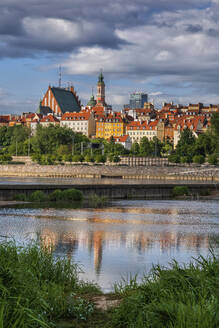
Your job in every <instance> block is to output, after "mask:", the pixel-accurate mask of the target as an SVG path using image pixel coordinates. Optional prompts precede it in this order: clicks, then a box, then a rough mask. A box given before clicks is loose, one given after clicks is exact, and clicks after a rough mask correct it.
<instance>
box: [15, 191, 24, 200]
mask: <svg viewBox="0 0 219 328" xmlns="http://www.w3.org/2000/svg"><path fill="white" fill-rule="evenodd" d="M14 199H15V200H17V201H26V200H27V196H26V195H25V194H23V193H21V194H17V195H15V197H14Z"/></svg>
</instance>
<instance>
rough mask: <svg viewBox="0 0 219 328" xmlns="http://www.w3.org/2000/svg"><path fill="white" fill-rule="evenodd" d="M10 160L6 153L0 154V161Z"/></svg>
mask: <svg viewBox="0 0 219 328" xmlns="http://www.w3.org/2000/svg"><path fill="white" fill-rule="evenodd" d="M11 161H12V157H11V156H10V155H8V154H3V155H0V162H3V163H4V162H11Z"/></svg>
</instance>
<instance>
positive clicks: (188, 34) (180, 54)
mask: <svg viewBox="0 0 219 328" xmlns="http://www.w3.org/2000/svg"><path fill="white" fill-rule="evenodd" d="M218 12H219V1H218V0H210V1H207V0H199V1H197V0H191V1H188V0H183V1H181V2H179V3H178V2H177V3H176V2H175V1H163V0H156V1H152V0H146V1H142V0H135V1H129V0H118V1H117V2H116V3H115V2H113V1H111V0H110V1H108V2H107V3H104V6H103V2H102V1H100V0H92V1H88V0H83V1H80V3H78V1H76V0H63V1H62V2H59V1H57V0H55V1H53V6H51V5H50V4H48V3H47V2H46V1H45V0H31V1H29V0H28V1H27V0H20V1H19V3H17V1H16V0H10V1H8V0H7V1H6V0H2V1H1V4H0V17H1V20H0V69H1V75H0V113H1V114H3V113H21V112H25V111H35V110H36V109H37V106H38V103H39V100H40V98H42V97H43V94H44V93H45V92H46V90H47V88H48V85H49V84H50V85H54V86H58V79H59V75H58V70H59V66H60V65H61V66H62V81H63V84H62V85H63V86H67V84H68V82H72V83H73V85H74V87H75V90H76V91H77V94H78V95H79V97H80V99H81V100H82V103H83V104H84V105H86V102H87V101H88V100H89V99H90V96H91V94H92V87H95V86H96V81H97V77H98V74H99V72H100V69H101V68H102V69H103V73H104V78H105V83H106V102H107V103H109V104H112V105H113V107H114V109H121V108H122V106H123V104H126V103H128V100H129V94H130V93H132V92H134V91H142V92H145V93H148V94H149V100H150V101H152V100H155V103H157V104H159V103H161V102H162V101H171V100H172V101H174V102H176V103H183V104H186V103H189V102H193V103H195V102H198V101H200V102H203V103H219V95H218V92H217V90H218V82H219V81H218V76H217V69H218V67H219V59H218V58H219V56H218V53H219V47H218V45H217V38H218V33H219V27H218V24H217V22H218V15H217V14H218ZM95 94H96V90H95Z"/></svg>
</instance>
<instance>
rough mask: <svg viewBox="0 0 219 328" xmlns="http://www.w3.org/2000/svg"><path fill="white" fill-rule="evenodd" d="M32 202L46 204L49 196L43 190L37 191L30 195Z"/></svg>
mask: <svg viewBox="0 0 219 328" xmlns="http://www.w3.org/2000/svg"><path fill="white" fill-rule="evenodd" d="M29 199H30V201H31V202H45V201H46V200H47V196H46V195H45V193H44V192H43V191H41V190H36V191H34V192H33V193H32V194H31V195H30V198H29Z"/></svg>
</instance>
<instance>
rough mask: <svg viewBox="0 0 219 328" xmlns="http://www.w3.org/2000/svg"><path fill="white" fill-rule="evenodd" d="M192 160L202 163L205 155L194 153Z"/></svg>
mask: <svg viewBox="0 0 219 328" xmlns="http://www.w3.org/2000/svg"><path fill="white" fill-rule="evenodd" d="M192 161H193V163H196V164H203V163H204V162H205V157H204V156H203V155H195V156H194V157H193V159H192Z"/></svg>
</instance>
